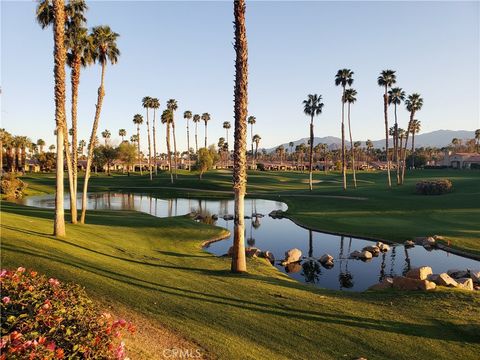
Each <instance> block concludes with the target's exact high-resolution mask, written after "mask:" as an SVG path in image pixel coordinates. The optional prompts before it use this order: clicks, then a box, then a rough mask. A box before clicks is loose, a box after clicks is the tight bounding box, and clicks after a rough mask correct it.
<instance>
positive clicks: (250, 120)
mask: <svg viewBox="0 0 480 360" xmlns="http://www.w3.org/2000/svg"><path fill="white" fill-rule="evenodd" d="M256 122H257V118H256V117H255V116H249V117H248V118H247V123H248V124H249V125H250V141H251V142H252V165H253V160H254V157H253V125H255V123H256ZM227 140H228V139H227Z"/></svg>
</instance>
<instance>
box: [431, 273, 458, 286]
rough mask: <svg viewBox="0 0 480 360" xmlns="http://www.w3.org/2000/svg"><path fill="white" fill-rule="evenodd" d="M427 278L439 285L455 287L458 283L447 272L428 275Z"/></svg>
mask: <svg viewBox="0 0 480 360" xmlns="http://www.w3.org/2000/svg"><path fill="white" fill-rule="evenodd" d="M428 280H430V281H433V282H434V283H435V284H437V285H439V286H449V287H456V286H457V285H458V284H457V282H456V281H455V280H454V279H452V278H451V277H450V275H448V274H447V273H441V274H433V275H429V276H428Z"/></svg>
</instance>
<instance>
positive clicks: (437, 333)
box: [1, 175, 480, 360]
mask: <svg viewBox="0 0 480 360" xmlns="http://www.w3.org/2000/svg"><path fill="white" fill-rule="evenodd" d="M277 176H279V175H277ZM42 179H43V178H39V179H38V180H39V181H40V180H42ZM114 180H115V178H114ZM42 181H43V180H42ZM99 181H105V182H106V181H111V180H110V179H94V181H93V182H94V183H98V182H99ZM119 181H124V180H123V179H122V180H120V179H119ZM206 182H207V181H205V183H206ZM212 184H213V182H212ZM272 186H273V185H272ZM317 192H318V191H317ZM323 200H324V199H319V202H321V201H323ZM302 201H304V200H302ZM341 201H344V200H341ZM314 203H315V202H314ZM297 206H299V205H297ZM52 217H53V212H52V211H51V210H44V209H34V208H28V207H24V206H20V205H16V204H11V203H7V202H3V203H2V254H1V260H2V267H16V266H20V265H23V266H27V267H29V268H35V269H37V270H38V271H41V272H43V273H46V274H48V275H50V276H55V277H58V278H60V279H62V280H66V281H75V282H77V283H80V284H82V285H84V286H85V287H86V289H87V291H88V292H89V293H90V294H91V295H92V296H94V297H97V298H101V299H105V301H109V299H110V300H111V301H114V302H119V303H122V304H123V305H125V306H127V307H128V308H130V309H133V310H135V311H138V312H140V313H143V314H145V315H146V316H148V317H149V318H150V319H152V320H153V321H156V322H158V323H159V324H165V325H166V326H167V327H169V328H171V329H174V330H176V331H178V332H180V333H181V334H184V335H185V336H187V337H188V338H189V339H192V340H194V341H196V342H198V343H199V344H200V345H201V346H202V347H203V348H204V349H206V350H207V351H208V352H209V355H210V356H211V357H214V358H221V359H287V358H288V359H294V358H295V359H298V358H303V359H344V358H345V359H351V358H354V357H357V356H364V357H366V358H368V359H409V360H410V359H451V358H452V357H455V358H457V359H477V358H478V353H479V352H480V338H479V336H478V334H479V333H480V324H479V319H480V297H479V296H478V295H476V294H475V293H473V292H467V291H460V290H438V291H435V292H431V293H423V292H410V293H400V292H393V291H391V292H367V293H341V292H336V291H329V290H322V289H317V288H314V287H310V286H307V285H303V284H300V283H297V282H295V281H293V280H291V279H289V278H288V277H287V276H286V275H284V274H282V273H280V272H278V271H277V270H276V269H275V268H273V267H272V266H270V265H268V264H267V263H266V261H264V260H262V259H254V260H249V262H248V268H249V273H248V274H244V275H232V274H230V273H229V271H228V270H229V266H230V262H229V260H228V259H224V258H217V257H215V256H213V255H210V254H208V253H206V252H204V251H203V250H202V249H201V247H200V244H201V242H202V241H204V240H207V239H211V238H215V237H218V236H221V235H222V234H223V231H224V230H222V229H220V228H214V227H210V226H207V225H203V224H198V223H195V222H193V221H191V220H189V219H187V218H183V217H181V218H169V219H160V218H155V217H152V216H149V215H146V214H142V213H137V212H127V211H117V212H115V211H95V212H94V211H92V212H90V213H89V217H88V219H89V224H87V225H67V235H68V236H67V237H66V238H64V239H63V238H62V239H59V238H54V237H53V236H51V235H50V233H51V231H52V220H51V219H52Z"/></svg>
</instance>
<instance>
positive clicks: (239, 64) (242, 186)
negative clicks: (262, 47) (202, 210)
mask: <svg viewBox="0 0 480 360" xmlns="http://www.w3.org/2000/svg"><path fill="white" fill-rule="evenodd" d="M233 14H234V18H235V20H234V29H235V43H234V44H235V45H234V48H235V54H236V58H235V141H234V150H233V160H234V165H233V189H234V192H235V224H234V230H233V255H232V267H231V271H232V272H235V273H238V272H245V271H247V263H246V260H245V220H244V213H245V211H244V210H245V207H244V205H245V201H244V199H245V191H246V184H247V157H246V150H247V121H246V120H247V104H248V94H247V86H248V46H247V30H246V27H245V0H236V1H234V2H233Z"/></svg>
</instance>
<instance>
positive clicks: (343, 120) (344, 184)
mask: <svg viewBox="0 0 480 360" xmlns="http://www.w3.org/2000/svg"><path fill="white" fill-rule="evenodd" d="M344 99H345V86H344V87H343V95H342V177H343V190H347V164H346V162H345V102H344V101H343V100H344Z"/></svg>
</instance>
